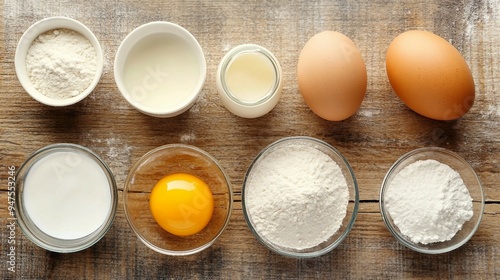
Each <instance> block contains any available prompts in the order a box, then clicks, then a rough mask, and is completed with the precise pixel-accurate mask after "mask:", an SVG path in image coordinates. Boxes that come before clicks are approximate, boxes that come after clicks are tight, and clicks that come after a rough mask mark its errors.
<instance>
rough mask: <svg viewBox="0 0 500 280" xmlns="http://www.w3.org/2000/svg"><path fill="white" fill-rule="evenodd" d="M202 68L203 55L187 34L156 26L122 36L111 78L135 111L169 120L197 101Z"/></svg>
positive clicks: (163, 24) (179, 29)
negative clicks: (113, 77) (113, 78)
mask: <svg viewBox="0 0 500 280" xmlns="http://www.w3.org/2000/svg"><path fill="white" fill-rule="evenodd" d="M206 68H207V66H206V60H205V55H204V54H203V50H202V48H201V46H200V44H199V43H198V41H197V40H196V38H195V37H194V36H193V35H192V34H191V33H189V31H187V30H186V29H184V28H183V27H181V26H179V25H177V24H174V23H170V22H164V21H156V22H150V23H146V24H144V25H141V26H139V27H137V28H136V29H134V30H133V31H132V32H130V34H128V35H127V36H126V37H125V39H124V40H123V42H122V43H121V45H120V47H119V48H118V51H117V53H116V57H115V62H114V76H115V81H116V85H117V86H118V89H119V90H120V92H121V94H122V95H123V97H124V98H125V99H126V100H127V101H128V102H129V103H130V105H132V106H133V107H134V108H135V109H137V110H138V111H140V112H142V113H144V114H146V115H150V116H153V117H174V116H177V115H179V114H181V113H183V112H185V111H187V110H188V109H189V108H191V106H192V105H193V104H194V103H195V102H196V100H197V99H198V96H199V95H200V93H201V91H202V88H203V85H204V83H205V77H206V72H207V70H206Z"/></svg>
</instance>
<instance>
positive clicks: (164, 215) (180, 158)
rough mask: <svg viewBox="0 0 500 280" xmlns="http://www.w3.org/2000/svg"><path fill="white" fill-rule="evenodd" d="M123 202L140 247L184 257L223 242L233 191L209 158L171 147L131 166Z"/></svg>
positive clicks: (191, 149) (188, 148)
mask: <svg viewBox="0 0 500 280" xmlns="http://www.w3.org/2000/svg"><path fill="white" fill-rule="evenodd" d="M123 200H124V206H125V216H126V218H127V221H128V223H129V225H130V227H131V228H132V230H133V232H134V233H135V234H136V235H137V237H138V238H139V240H140V241H142V242H143V243H144V244H145V245H146V246H147V247H149V248H150V249H152V250H154V251H156V252H159V253H162V254H166V255H173V256H183V255H191V254H194V253H197V252H200V251H202V250H205V249H207V248H209V247H210V246H211V245H212V244H213V243H214V242H215V241H216V240H217V239H218V238H219V237H220V236H221V234H222V233H223V231H224V230H225V228H226V226H227V224H228V222H229V219H230V216H231V211H232V203H233V191H232V186H231V183H230V180H229V177H228V176H227V175H226V173H225V171H224V170H223V169H222V167H221V165H220V164H219V163H218V162H217V160H216V159H215V158H214V157H212V156H211V155H210V154H208V153H207V152H205V151H203V150H202V149H200V148H197V147H194V146H190V145H184V144H170V145H165V146H161V147H158V148H156V149H153V150H151V151H149V152H147V153H146V154H144V155H143V156H142V157H141V158H140V159H139V160H137V162H135V163H134V164H133V165H132V167H131V169H130V171H129V174H128V176H127V179H126V180H125V186H124V194H123Z"/></svg>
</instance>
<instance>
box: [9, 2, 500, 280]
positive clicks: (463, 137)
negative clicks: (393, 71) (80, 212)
mask: <svg viewBox="0 0 500 280" xmlns="http://www.w3.org/2000/svg"><path fill="white" fill-rule="evenodd" d="M101 2H102V1H96V0H89V1H68V0H67V1H53V0H43V1H14V0H6V1H2V4H0V5H1V7H2V20H1V21H0V66H1V68H0V71H1V72H0V83H1V84H0V155H1V162H0V190H1V191H0V195H1V197H0V210H1V212H0V217H1V218H2V230H1V231H0V240H1V244H2V245H1V248H2V250H1V257H0V260H1V265H0V278H3V279H7V278H17V279H42V278H54V279H61V278H72V279H78V278H86V279H89V278H94V279H136V278H143V279H152V278H169V279H170V278H175V279H177V278H180V279H218V278H223V279H285V278H286V279H289V278H297V279H299V278H300V279H326V278H342V279H360V278H365V279H374V278H407V279H409V278H424V279H425V278H429V279H430V278H465V279H467V278H468V279H471V278H472V279H495V278H500V257H499V256H500V140H499V139H500V129H499V120H500V117H499V116H500V94H499V93H498V92H499V85H500V48H499V47H498V46H500V33H499V32H498V31H499V30H500V1H498V0H483V1H472V0H460V1H451V0H448V1H438V0H435V1H433V0H427V1H424V0H412V1H387V0H375V1H369V0H362V1H326V0H324V1H259V0H251V1H175V0H174V1H146V2H145V1H137V0H125V1H117V0H110V1H105V2H104V3H101ZM56 15H63V16H69V17H72V18H74V19H77V20H79V21H81V22H83V23H84V24H86V25H87V26H88V27H89V28H90V29H91V30H92V31H93V32H94V33H95V34H96V36H97V37H98V39H99V40H100V42H101V45H102V47H103V50H104V53H105V67H104V73H103V76H102V79H101V81H100V83H99V85H98V86H97V88H96V90H95V91H94V92H93V93H92V94H91V95H90V96H89V97H88V98H86V99H85V100H83V101H82V102H80V103H78V104H76V105H73V106H70V107H68V108H50V107H47V106H44V105H42V104H39V103H37V102H36V101H34V100H32V99H31V98H30V97H29V96H28V95H27V94H26V93H25V91H24V90H23V88H22V87H21V85H20V84H19V82H18V80H17V77H16V74H15V70H14V53H15V48H16V45H17V42H18V40H19V38H20V37H21V35H22V33H23V32H24V31H25V30H26V29H27V28H28V27H29V26H30V25H31V24H32V23H34V22H35V21H37V20H40V19H42V18H45V17H49V16H56ZM155 20H165V21H171V22H175V23H178V24H180V25H182V26H183V27H185V28H186V29H188V30H189V31H190V32H191V33H193V35H194V36H195V37H196V38H197V39H198V40H199V42H200V44H201V45H202V47H203V49H204V52H205V55H206V59H207V67H208V69H207V70H208V72H207V73H208V74H207V81H206V84H205V87H204V89H203V93H202V96H201V98H200V100H199V101H198V102H197V103H196V104H195V105H194V106H193V108H191V109H190V110H189V111H188V112H186V113H184V114H182V115H180V116H178V117H175V118H171V119H156V118H152V117H148V116H145V115H143V114H141V113H139V112H137V111H136V110H134V109H133V108H132V107H131V106H129V105H128V104H127V103H126V101H125V100H124V99H123V98H122V97H121V95H120V93H119V91H118V89H117V87H116V85H115V82H114V78H113V60H114V56H115V53H116V50H117V48H118V46H119V44H120V43H121V41H122V40H123V39H124V38H125V36H126V35H127V34H128V33H129V32H131V31H132V30H133V29H134V28H135V27H137V26H139V25H141V24H144V23H147V22H150V21H155ZM327 29H329V30H336V31H340V32H342V33H344V34H346V35H347V36H349V37H350V38H351V39H352V40H353V41H354V42H355V43H356V44H357V46H358V47H359V49H360V51H361V54H362V55H363V58H364V59H365V62H366V65H367V70H368V89H367V95H366V98H365V99H364V101H363V104H362V105H361V108H360V110H359V111H358V113H357V114H356V115H355V116H353V117H351V118H349V119H347V120H345V121H342V122H328V121H325V120H322V119H320V118H318V117H317V116H315V115H314V114H313V113H312V112H311V111H310V110H309V109H308V108H307V106H306V105H305V103H304V102H303V99H302V97H301V96H300V93H299V91H298V88H297V81H296V77H295V73H296V63H297V59H298V55H299V52H300V50H301V48H302V46H303V45H304V44H305V42H306V41H307V40H308V39H309V38H310V37H311V36H313V35H314V34H316V33H318V32H320V31H323V30H327ZM409 29H426V30H429V31H432V32H434V33H436V34H438V35H440V36H442V37H443V38H445V39H446V40H448V41H449V42H450V43H452V44H453V45H454V46H455V47H456V48H457V49H458V50H459V51H460V52H461V53H462V55H463V56H464V58H465V59H466V61H467V62H468V64H469V66H470V68H471V70H472V73H473V76H474V79H475V82H476V101H475V104H474V106H473V108H472V110H471V111H470V112H469V113H467V114H466V115H465V116H464V117H463V118H461V119H459V120H457V121H452V122H440V121H434V120H430V119H426V118H424V117H421V116H419V115H417V114H415V113H413V112H412V111H411V110H409V109H408V108H407V107H406V106H405V105H404V104H402V103H401V102H400V101H399V99H398V98H397V97H396V95H395V94H394V93H393V92H392V90H391V87H390V84H389V82H388V80H387V76H386V73H385V64H384V62H385V52H386V50H387V47H388V45H389V43H390V42H391V40H392V39H393V38H394V37H395V36H397V35H398V34H399V33H401V32H403V31H405V30H409ZM241 43H255V44H260V45H262V46H265V47H266V48H268V49H269V50H271V51H272V52H273V53H274V54H275V55H276V57H277V58H278V59H279V60H280V63H281V65H282V67H283V74H284V83H285V84H284V92H283V96H282V98H281V100H280V102H279V103H278V105H277V106H276V107H275V109H274V110H273V111H271V112H270V113H269V114H267V115H266V116H264V117H261V118H258V119H252V120H248V119H241V118H238V117H236V116H233V115H232V114H231V113H229V112H228V111H227V110H225V109H224V107H223V106H222V103H221V101H220V100H219V98H218V96H217V91H216V87H215V72H216V69H217V65H218V63H219V61H220V59H221V58H222V56H223V55H224V54H225V53H226V52H227V51H228V50H229V49H230V48H232V47H234V46H236V45H238V44H241ZM293 135H307V136H312V137H316V138H319V139H322V140H325V141H326V142H328V143H330V144H332V145H333V146H335V147H336V148H337V149H338V150H339V151H340V152H341V153H343V155H344V156H345V157H346V158H347V160H348V161H349V162H350V163H351V165H352V168H353V170H354V172H355V174H356V177H357V180H358V184H359V191H360V198H361V200H362V203H361V205H360V211H359V214H358V216H357V219H356V223H355V225H354V228H353V229H352V231H351V233H350V234H349V236H348V237H347V239H346V240H345V241H344V242H343V243H342V244H341V245H340V246H339V247H338V248H336V249H335V250H333V251H332V252H331V253H329V254H326V255H325V256H322V257H319V258H313V259H305V260H296V259H290V258H286V257H282V256H280V255H277V254H275V253H273V252H270V251H269V250H267V249H265V247H264V246H262V245H261V244H259V242H258V241H257V240H256V239H255V238H254V236H253V235H252V233H251V232H250V230H249V229H248V227H247V225H246V223H245V220H244V218H243V214H242V210H241V195H240V192H241V184H242V181H243V176H244V173H245V171H246V169H247V168H248V166H249V164H250V162H251V161H252V159H253V158H254V157H255V156H256V155H257V153H258V152H259V151H260V150H261V149H262V148H264V147H265V146H267V145H268V144H270V143H272V142H273V141H275V140H278V139H280V138H282V137H286V136H293ZM58 142H71V143H76V144H80V145H83V146H86V147H88V148H90V149H91V150H93V151H94V152H96V153H97V154H99V155H100V156H101V157H102V158H103V160H104V161H105V162H106V163H108V165H109V166H110V168H111V170H112V171H113V173H114V175H115V177H116V181H117V184H118V188H119V191H120V192H119V193H120V200H119V207H118V212H117V216H116V220H115V222H114V224H113V226H112V228H111V230H110V231H109V232H108V234H107V235H106V236H105V237H104V238H103V239H102V240H101V241H100V242H98V243H97V244H96V245H95V246H93V247H91V248H89V249H87V250H84V251H82V252H78V253H74V254H56V253H50V252H47V251H45V250H43V249H40V248H38V247H36V246H35V245H33V244H32V243H31V242H30V241H29V240H27V239H26V238H25V237H24V236H23V234H22V233H21V231H20V230H19V229H18V228H17V231H16V252H17V258H16V272H15V273H10V272H9V271H7V266H6V254H7V250H8V248H7V247H6V242H5V241H6V240H7V239H6V238H7V237H8V234H9V232H8V231H7V230H6V227H5V225H6V223H7V220H6V218H8V212H7V177H8V174H7V172H8V169H7V167H8V166H11V165H13V166H16V167H19V165H20V164H21V163H22V162H23V161H24V160H25V159H26V157H28V156H29V154H31V153H32V152H34V151H35V150H37V149H39V148H41V147H43V146H46V145H48V144H53V143H58ZM169 143H186V144H191V145H194V146H197V147H199V148H201V149H204V150H206V151H207V152H209V153H210V154H212V155H213V156H214V157H215V158H217V159H218V160H219V162H220V163H221V165H222V166H223V167H224V168H225V170H226V172H227V174H228V175H229V177H230V178H231V182H232V183H233V188H234V191H235V194H236V195H235V207H234V211H233V215H232V217H231V221H230V223H229V226H228V228H227V229H226V231H225V232H224V233H223V235H222V236H221V238H220V239H219V240H218V241H217V242H216V243H215V244H214V245H213V246H212V247H211V248H209V249H208V250H205V251H203V252H201V253H199V254H196V255H193V256H189V257H177V258H176V257H169V256H163V255H160V254H158V253H155V252H153V251H152V250H150V249H148V248H147V247H146V246H145V245H143V244H142V243H140V242H139V241H138V240H137V238H136V237H135V236H134V234H133V232H132V231H131V229H130V227H129V226H128V224H127V221H126V219H125V214H124V211H123V201H122V196H121V193H122V190H123V184H124V181H125V177H126V176H127V173H128V170H129V168H130V167H131V165H132V164H133V163H134V162H135V161H137V160H138V159H139V157H141V156H142V155H143V154H144V153H146V152H147V151H149V150H151V149H153V148H156V147H158V146H161V145H164V144H169ZM428 146H439V147H444V148H447V149H450V150H452V151H454V152H457V153H458V154H460V155H461V156H462V157H464V158H465V159H466V160H467V161H469V162H470V163H471V165H472V166H473V167H474V169H475V170H476V172H477V174H478V176H479V178H480V180H481V182H482V184H483V187H484V191H485V195H486V199H487V204H486V207H485V214H484V218H483V222H482V224H481V226H480V228H479V230H478V232H477V233H476V234H475V235H474V237H473V238H472V239H471V240H470V242H468V243H467V244H466V245H465V246H463V247H461V248H460V249H458V250H456V251H453V252H451V253H447V254H443V255H437V256H435V255H424V254H419V253H415V252H413V251H411V250H409V249H406V248H405V247H403V246H401V245H399V244H398V243H397V242H396V240H395V239H394V238H393V237H392V236H391V235H390V233H389V231H388V230H387V229H386V228H385V226H384V223H383V221H382V218H381V215H380V212H379V208H378V199H379V189H380V184H381V182H382V180H383V178H384V175H385V173H386V172H387V170H388V169H389V167H390V166H391V165H392V164H393V163H394V161H395V160H397V159H398V158H399V157H400V156H401V155H403V154H404V153H406V152H408V151H411V150H413V149H416V148H420V147H428Z"/></svg>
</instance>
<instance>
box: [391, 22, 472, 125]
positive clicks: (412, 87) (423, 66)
mask: <svg viewBox="0 0 500 280" xmlns="http://www.w3.org/2000/svg"><path fill="white" fill-rule="evenodd" d="M386 70H387V76H388V78H389V81H390V83H391V86H392V88H393V89H394V91H395V92H396V94H397V95H398V96H399V98H400V99H401V100H402V101H403V102H404V103H405V104H406V105H407V106H408V107H410V108H411V109H412V110H413V111H415V112H417V113H419V114H421V115H423V116H426V117H428V118H431V119H436V120H453V119H457V118H459V117H461V116H463V115H464V114H465V113H467V112H468V111H469V109H470V108H471V107H472V105H473V104H474V98H475V93H474V79H473V77H472V74H471V71H470V69H469V66H468V65H467V63H466V62H465V60H464V58H463V57H462V55H461V54H460V53H459V52H458V50H457V49H456V48H455V47H453V46H452V45H451V44H450V43H448V41H446V40H445V39H443V38H441V37H439V36H437V35H435V34H433V33H431V32H427V31H421V30H412V31H407V32H404V33H402V34H400V35H399V36H397V37H396V38H395V39H394V40H393V41H392V43H391V44H390V45H389V48H388V50H387V56H386Z"/></svg>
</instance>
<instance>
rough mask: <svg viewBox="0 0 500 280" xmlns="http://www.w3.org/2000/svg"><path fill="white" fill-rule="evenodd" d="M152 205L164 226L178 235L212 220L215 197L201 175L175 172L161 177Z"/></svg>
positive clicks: (153, 213) (153, 193)
mask: <svg viewBox="0 0 500 280" xmlns="http://www.w3.org/2000/svg"><path fill="white" fill-rule="evenodd" d="M149 209H150V210H151V214H152V215H153V218H154V219H155V220H156V222H157V223H158V225H160V226H161V227H162V228H163V229H164V230H166V231H168V232H170V233H171V234H174V235H177V236H188V235H193V234H196V233H198V232H200V231H201V230H202V229H203V228H205V226H206V225H207V224H208V222H210V219H211V218H212V214H213V212H214V199H213V196H212V192H211V191H210V188H209V187H208V185H207V184H206V183H205V182H203V181H202V180H201V179H200V178H198V177H196V176H193V175H190V174H186V173H175V174H171V175H168V176H165V177H164V178H163V179H161V180H160V181H159V182H158V183H157V184H156V185H155V186H154V188H153V190H152V191H151V196H150V198H149Z"/></svg>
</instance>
